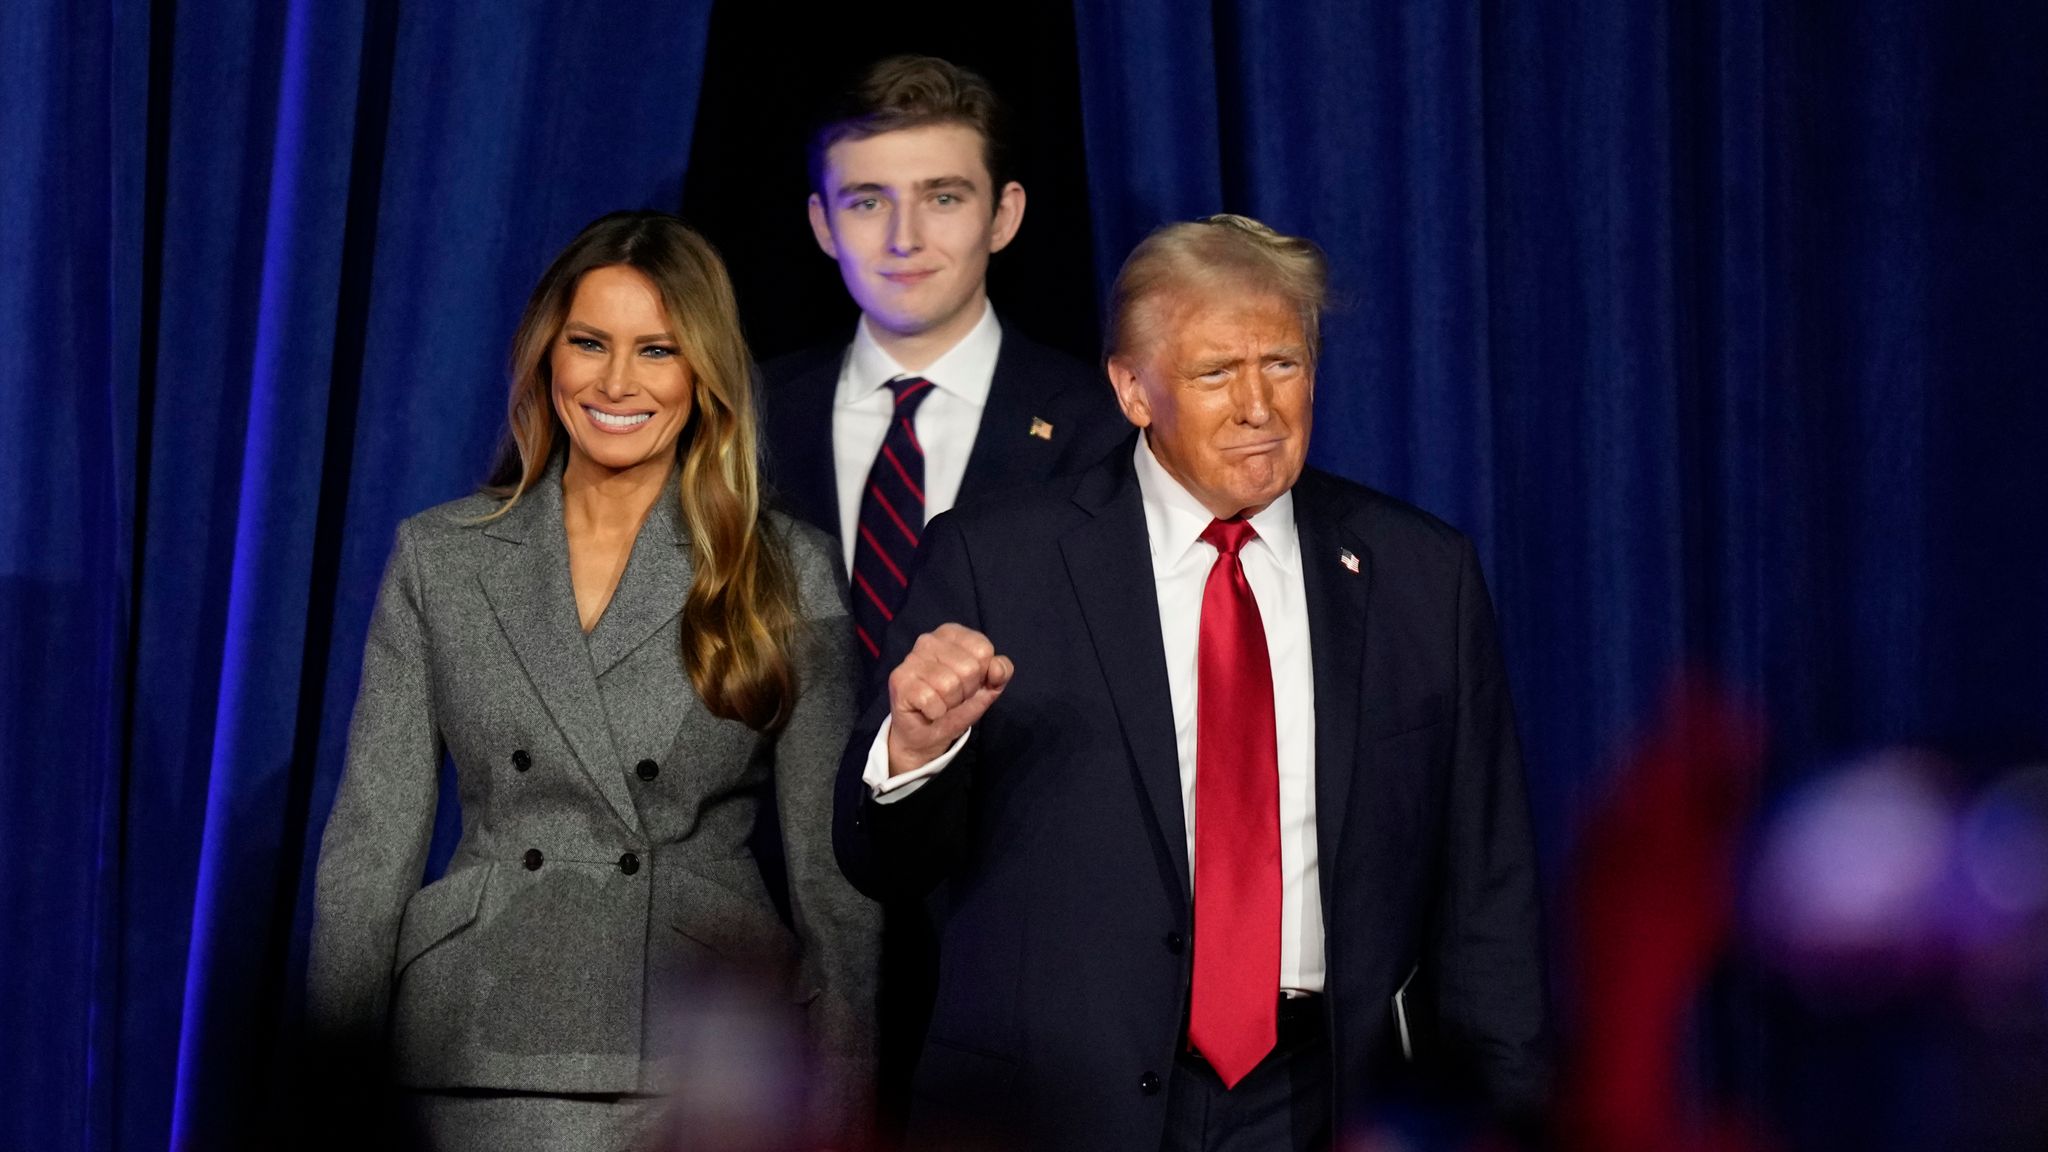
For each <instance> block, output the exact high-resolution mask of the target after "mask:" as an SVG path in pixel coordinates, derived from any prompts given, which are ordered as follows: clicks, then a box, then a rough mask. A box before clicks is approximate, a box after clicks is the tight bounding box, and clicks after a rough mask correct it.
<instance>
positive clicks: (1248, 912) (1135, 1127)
mask: <svg viewBox="0 0 2048 1152" xmlns="http://www.w3.org/2000/svg"><path fill="white" fill-rule="evenodd" d="M1325 284H1326V272H1325V265H1324V260H1323V257H1322V254H1321V252H1320V251H1319V250H1318V249H1316V247H1315V246H1314V245H1313V244H1311V243H1309V242H1307V241H1305V240H1299V239H1295V238H1291V237H1286V236H1281V235H1278V234H1276V233H1274V232H1273V231H1272V230H1271V229H1268V228H1266V227H1265V226H1264V225H1261V224H1258V223H1257V222H1255V221H1250V220H1246V219H1244V218H1242V217H1232V216H1222V217H1210V218H1208V219H1206V220H1202V221H1197V222H1193V223H1188V224H1179V225H1174V226H1171V227H1168V228H1165V229H1162V230H1161V231H1159V232H1156V233H1154V234H1153V235H1152V236H1151V237H1149V238H1148V239H1147V240H1146V241H1145V242H1144V243H1143V244H1141V245H1140V246H1139V248H1138V249H1137V251H1136V252H1134V253H1133V254H1132V256H1131V257H1130V259H1129V260H1128V261H1127V262H1126V263H1125V265H1124V268H1123V271H1122V272H1121V273H1120V274H1119V276H1118V279H1117V284H1116V288H1115V290H1114V293H1113V296H1112V301H1111V310H1112V314H1111V318H1110V331H1109V334H1108V341H1107V346H1108V349H1109V351H1110V360H1109V375H1110V379H1111V382H1112V384H1113V385H1114V386H1115V389H1116V394H1117V398H1118V401H1119V403H1120V405H1121V407H1122V409H1123V412H1124V414H1125V415H1126V416H1127V417H1128V418H1129V420H1130V422H1131V423H1132V424H1135V425H1137V426H1138V427H1139V428H1140V429H1142V432H1141V434H1140V435H1138V436H1136V437H1134V438H1132V439H1131V440H1129V441H1127V442H1126V444H1125V445H1124V447H1123V448H1122V449H1120V450H1117V451H1113V452H1112V453H1111V454H1110V455H1109V456H1108V457H1107V458H1106V459H1105V460H1104V461H1103V462H1101V463H1100V464H1098V465H1097V466H1095V467H1094V468H1092V469H1090V470H1089V471H1087V472H1085V473H1082V474H1080V475H1077V476H1072V477H1068V478H1064V479H1061V480H1056V481H1053V482H1050V483H1047V484H1044V485H1041V486H1038V487H1035V488H1032V489H1029V490H1026V491H1021V492H1018V493H1015V494H1013V495H1011V496H1009V497H1007V498H1004V499H1001V500H998V501H994V502H988V503H983V504H981V505H979V506H977V507H975V508H973V509H963V510H961V511H959V512H956V513H953V514H951V515H948V516H944V517H941V518H939V519H938V520H937V521H935V522H934V523H933V524H932V525H931V527H930V530H929V532H928V533H927V539H926V541H925V548H924V552H923V554H922V556H921V558H920V560H921V566H920V568H919V569H918V571H917V572H916V574H915V578H914V580H913V582H912V585H911V590H910V595H909V597H908V599H907V601H906V602H905V604H904V606H903V610H902V611H901V612H900V613H898V615H897V617H896V620H895V622H894V624H893V625H892V627H891V628H890V630H889V632H888V635H887V638H886V640H885V645H884V651H883V657H882V659H883V661H884V664H885V666H887V667H889V668H890V669H891V671H890V673H889V676H888V691H887V692H886V693H884V694H880V695H878V696H877V697H876V698H875V699H874V700H873V701H872V702H871V703H870V706H869V708H868V710H867V712H866V714H865V715H864V717H863V722H862V725H861V727H859V728H857V729H856V730H855V733H854V737H853V740H852V742H851V743H850V744H849V747H848V753H847V758H846V760H845V762H844V763H843V764H842V765H841V769H840V781H839V792H838V797H837V805H836V821H835V825H836V826H835V846H836V848H837V850H838V853H839V858H840V865H841V867H842V868H844V869H845V870H846V873H847V875H848V877H849V878H851V879H852V880H853V881H854V883H855V885H856V886H857V887H860V888H862V889H864V890H865V891H868V892H869V893H871V894H875V895H885V894H886V895H900V894H902V893H904V892H935V893H936V896H935V902H936V904H937V905H938V906H939V907H942V908H943V909H944V915H943V917H942V918H941V920H940V924H939V938H940V980H939V991H938V999H937V1006H936V1009H935V1012H934V1015H933V1018H932V1023H931V1028H930V1033H929V1038H928V1041H927V1044H926V1047H925V1052H924V1056H923V1059H922V1060H921V1061H920V1063H919V1066H918V1069H917V1075H916V1084H915V1094H914V1097H913V1105H912V1115H911V1137H912V1139H911V1143H912V1145H913V1146H916V1147H933V1148H937V1147H956V1146H964V1145H973V1144H975V1143H976V1142H977V1141H978V1142H980V1143H981V1144H987V1143H989V1142H990V1141H991V1140H1008V1141H1012V1142H1014V1143H1015V1144H1016V1145H1017V1146H1021V1147H1027V1148H1034V1149H1036V1148H1046V1149H1076V1150H1079V1149H1102V1148H1117V1149H1140V1148H1167V1149H1176V1150H1178V1149H1224V1148H1247V1149H1268V1148H1274V1149H1310V1148H1326V1147H1328V1146H1329V1145H1330V1142H1331V1141H1332V1139H1333V1138H1334V1135H1335V1133H1336V1132H1337V1131H1338V1130H1339V1127H1338V1126H1339V1125H1340V1124H1342V1123H1343V1122H1345V1121H1346V1120H1347V1119H1356V1118H1358V1117H1359V1116H1361V1115H1362V1114H1363V1113H1364V1112H1366V1111H1367V1110H1368V1109H1370V1108H1371V1107H1372V1106H1373V1105H1374V1103H1375V1102H1377V1101H1379V1100H1380V1099H1381V1098H1382V1097H1383V1096H1385V1095H1387V1094H1390V1093H1391V1092H1393V1091H1394V1090H1395V1087H1396V1085H1402V1086H1409V1085H1413V1084H1414V1083H1416V1082H1417V1080H1418V1078H1420V1079H1421V1080H1423V1081H1426V1082H1428V1083H1430V1084H1432V1085H1434V1086H1435V1087H1437V1088H1440V1089H1442V1090H1444V1091H1455V1092H1461V1093H1466V1094H1468V1095H1466V1096H1464V1097H1461V1098H1462V1099H1470V1100H1472V1101H1473V1102H1474V1103H1475V1104H1476V1105H1482V1106H1485V1107H1490V1108H1493V1109H1499V1110H1503V1111H1505V1112H1506V1113H1509V1114H1511V1115H1521V1116H1526V1115H1529V1114H1530V1113H1532V1112H1533V1110H1534V1109H1536V1108H1537V1107H1538V1106H1539V1105H1540V1103H1541V1101H1542V1100H1543V1099H1544V1097H1545V1095H1546V1093H1547V1091H1548V1081H1549V1066H1548V1057H1547V1054H1546V1043H1545V1034H1546V1008H1545V1003H1544V991H1543V974H1542V964H1541V957H1540V947H1539V928H1538V910H1537V896H1536V875H1535V866H1534V859H1533V851H1532V844H1531V837H1530V830H1529V823H1528V812H1527V804H1526V799H1525V795H1524V788H1523V781H1522V771H1521V765H1520V760H1519V754H1518V752H1517V749H1516V742H1515V736H1514V730H1513V720H1512V717H1511V714H1510V710H1509V702H1508V692H1507V685H1506V683H1505V679H1504V675H1503V670H1502V664H1501V658H1500V653H1499V649H1498V645H1497V642H1496V640H1495V634H1494V622H1493V615H1492V610H1491V608H1490V606H1489V601H1488V598H1487V594H1486V590H1485V586H1484V583H1483V581H1482V579H1481V576H1480V572H1479V564H1478V558H1477V556H1476V554H1475V553H1474V551H1473V548H1472V546H1471V545H1470V544H1469V543H1468V542H1467V541H1466V540H1465V539H1464V538H1463V537H1462V536H1460V535H1459V534H1458V533H1457V532H1455V531H1454V530H1452V529H1451V528H1450V527H1448V526H1447V525H1445V524H1444V523H1442V522H1441V521H1439V520H1437V519H1435V518H1433V517H1431V516H1429V515H1428V514H1426V513H1424V512H1421V511H1419V510H1417V509H1415V508H1412V507H1410V506H1408V505H1405V504H1402V503H1400V502H1399V501H1396V500H1394V499H1392V498H1390V497H1387V496H1384V495H1381V494H1379V493H1377V492H1374V491H1372V490H1370V489H1367V488H1364V487H1361V486H1358V485H1356V484H1352V483H1349V482H1347V481H1344V480H1341V479H1339V478H1337V477H1334V476H1330V475H1326V474H1324V473H1321V472H1317V471H1314V470H1312V469H1305V468H1304V461H1305V459H1306V456H1307V451H1308V438H1309V426H1310V419H1311V411H1312V408H1311V401H1312V398H1313V393H1314V383H1315V363H1316V349H1317V330H1318V323H1319V317H1320V311H1321V308H1322V303H1323V298H1324V291H1325Z"/></svg>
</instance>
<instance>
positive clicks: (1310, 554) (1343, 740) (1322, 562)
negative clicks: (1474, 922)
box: [1294, 472, 1372, 907]
mask: <svg viewBox="0 0 2048 1152" xmlns="http://www.w3.org/2000/svg"><path fill="white" fill-rule="evenodd" d="M1294 501H1295V503H1294V508H1295V512H1294V518H1295V524H1296V526H1297V527H1298V529H1299V531H1300V533H1301V579H1302V592H1303V595H1304V596H1305V598H1306V599H1307V601H1308V630H1309V659H1310V661H1311V663H1312V664H1313V666H1314V669H1315V684H1316V704H1315V709H1316V760H1315V789H1316V844H1317V848H1316V855H1317V857H1318V858H1319V859H1321V860H1322V861H1323V862H1324V863H1325V865H1326V867H1323V868H1321V869H1320V874H1321V877H1322V888H1323V893H1322V894H1323V902H1324V906H1325V907H1328V906H1329V899H1330V877H1331V875H1332V873H1334V872H1335V871H1336V868H1335V863H1336V861H1337V848H1338V844H1339V843H1340V841H1341V838H1342V836H1343V831H1344V815H1345V811H1346V807H1347V805H1348V804H1349V803H1350V799H1351V784H1352V777H1353V776H1354V775H1355V774H1356V766H1357V763H1358V760H1357V748H1358V724H1359V716H1358V710H1359V707H1360V698H1359V694H1360V685H1361V683H1362V677H1363V676H1364V669H1365V646H1366V644H1368V643H1369V642H1370V640H1371V638H1370V637H1369V636H1368V635H1367V634H1366V615H1365V614H1366V606H1367V603H1368V601H1369V600H1370V597H1371V591H1372V553H1371V552H1370V551H1368V550H1367V548H1366V546H1365V542H1364V540H1363V538H1362V537H1361V536H1360V534H1359V533H1358V531H1357V530H1356V528H1355V527H1354V526H1352V525H1351V524H1349V523H1347V522H1346V519H1345V517H1346V514H1347V513H1348V512H1349V511H1350V510H1349V509H1348V508H1347V507H1346V506H1345V502H1343V501H1341V500H1339V499H1336V498H1335V494H1334V493H1332V492H1331V490H1330V489H1329V488H1327V487H1325V486H1324V485H1323V484H1322V483H1321V480H1320V478H1319V477H1318V476H1317V475H1316V474H1315V473H1312V472H1310V473H1304V474H1303V476H1302V479H1301V482H1300V483H1297V484H1296V485H1295V488H1294ZM1347 556H1348V557H1349V559H1346V557H1347ZM1353 563H1356V564H1357V570H1356V571H1353V570H1352V568H1351V565H1352V564H1353Z"/></svg>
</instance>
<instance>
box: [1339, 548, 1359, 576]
mask: <svg viewBox="0 0 2048 1152" xmlns="http://www.w3.org/2000/svg"><path fill="white" fill-rule="evenodd" d="M1337 563H1339V564H1342V565H1343V566H1344V570H1345V571H1346V572H1349V573H1351V574H1352V575H1353V576H1356V575H1358V554H1357V553H1355V552H1353V551H1352V550H1351V549H1349V548H1339V549H1337Z"/></svg>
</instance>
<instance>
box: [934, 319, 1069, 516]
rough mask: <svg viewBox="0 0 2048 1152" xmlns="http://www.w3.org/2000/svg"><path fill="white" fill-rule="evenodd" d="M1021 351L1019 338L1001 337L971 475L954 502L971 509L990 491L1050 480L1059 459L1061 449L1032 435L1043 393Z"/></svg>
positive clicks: (969, 459)
mask: <svg viewBox="0 0 2048 1152" xmlns="http://www.w3.org/2000/svg"><path fill="white" fill-rule="evenodd" d="M1020 347H1021V345H1020V343H1019V338H1018V337H1016V336H1012V335H1011V334H1009V333H1007V332H1006V333H1004V334H1003V343H1002V348H1001V350H1000V351H999V352H997V353H996V371H995V375H994V376H993V377H992V378H991V379H990V380H989V385H988V403H986V404H984V405H983V406H982V409H981V425H980V427H979V428H978V429H977V430H976V431H975V434H974V449H973V450H972V451H971V452H969V453H968V456H967V472H966V474H965V475H964V476H962V477H961V478H960V495H959V497H958V498H957V499H956V501H955V503H959V504H968V503H971V502H973V501H975V500H978V499H980V498H981V497H983V496H985V495H987V494H989V493H991V492H1001V491H1004V490H1006V489H1010V488H1015V487H1017V486H1019V485H1021V484H1027V483H1029V482H1031V481H1033V480H1039V479H1043V478H1045V477H1047V476H1049V475H1051V470H1052V467H1053V464H1054V462H1055V461H1056V460H1057V459H1058V455H1059V450H1058V449H1057V448H1055V447H1054V446H1053V441H1052V440H1050V439H1047V438H1043V437H1039V436H1034V435H1032V434H1031V428H1032V424H1031V422H1032V420H1034V419H1036V418H1037V417H1039V416H1040V415H1042V413H1039V412H1037V411H1035V410H1034V405H1036V404H1038V403H1039V401H1040V399H1041V393H1042V389H1041V388H1038V387H1035V386H1034V385H1035V384H1036V383H1037V382H1036V381H1034V380H1032V379H1031V377H1030V375H1029V373H1028V372H1027V370H1026V369H1025V367H1024V364H1023V357H1022V356H1021V355H1020V354H1019V351H1018V349H1019V348H1020ZM1054 431H1055V432H1057V431H1058V429H1054ZM1071 431H1072V430H1071V429H1070V430H1069V433H1070V434H1071Z"/></svg>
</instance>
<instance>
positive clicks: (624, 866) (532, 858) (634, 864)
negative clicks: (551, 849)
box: [520, 848, 640, 876]
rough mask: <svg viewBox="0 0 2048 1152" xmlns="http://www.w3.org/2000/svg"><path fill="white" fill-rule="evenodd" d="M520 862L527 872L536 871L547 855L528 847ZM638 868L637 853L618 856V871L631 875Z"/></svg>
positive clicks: (638, 859) (638, 858)
mask: <svg viewBox="0 0 2048 1152" xmlns="http://www.w3.org/2000/svg"><path fill="white" fill-rule="evenodd" d="M520 862H521V863H523V864H525V865H526V870H527V871H528V872H538V871H540V866H541V865H542V864H545V863H547V857H546V856H543V855H541V851H540V849H538V848H528V849H527V850H526V855H525V856H523V857H521V858H520ZM639 870H640V854H639V853H637V852H628V853H626V854H625V855H623V856H621V857H619V871H621V872H624V873H625V874H626V875H628V876H631V875H632V874H633V873H635V872H638V871H639Z"/></svg>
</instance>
